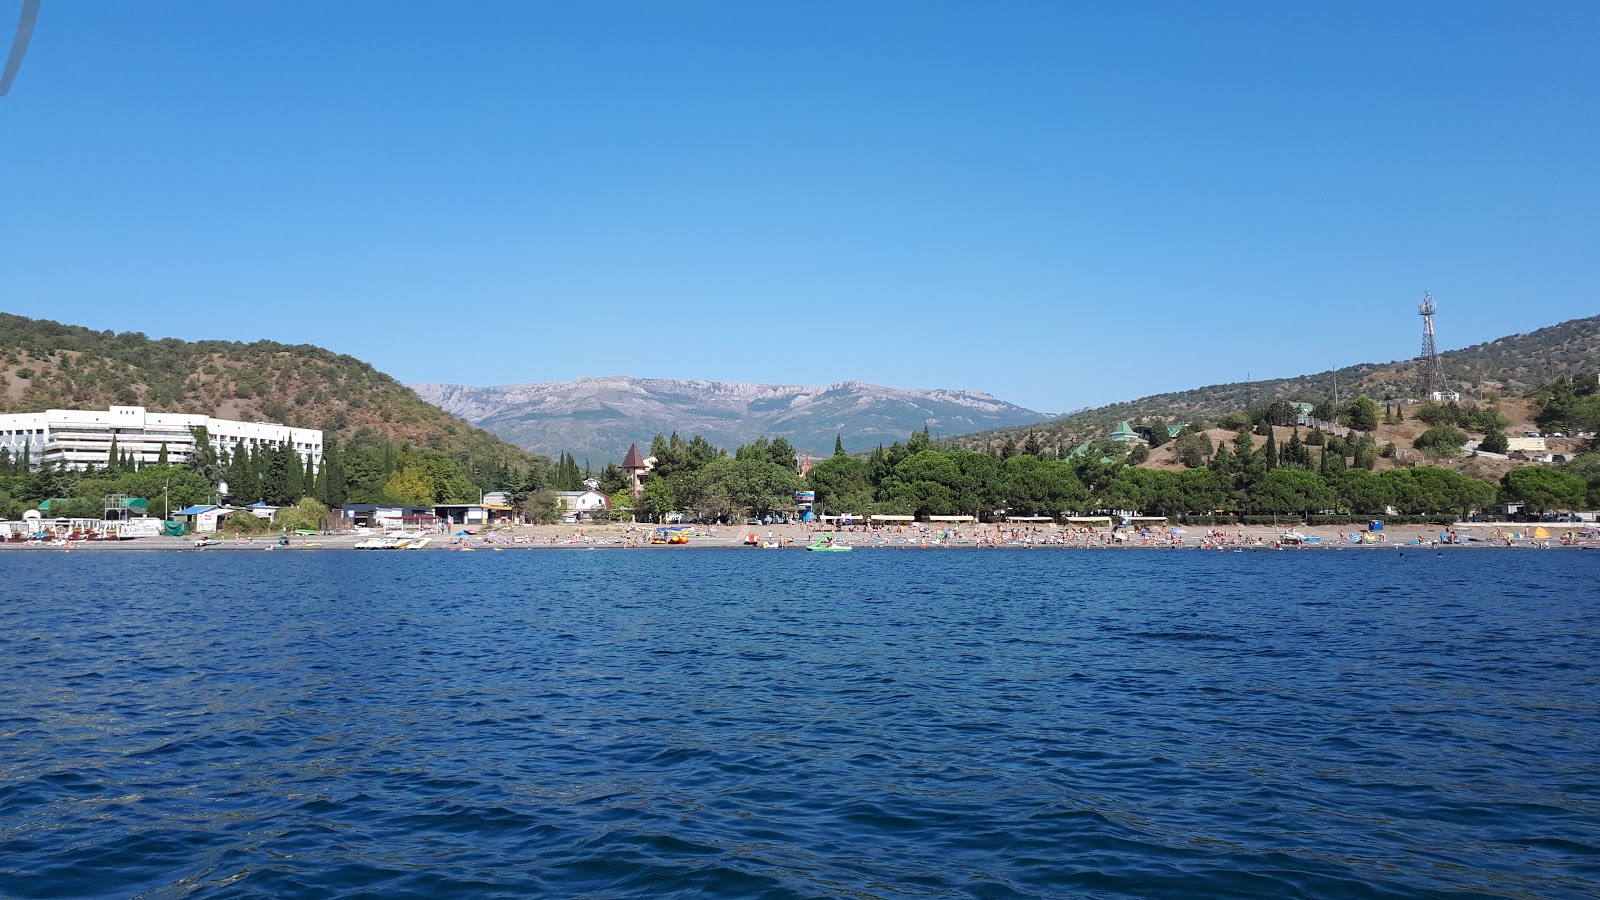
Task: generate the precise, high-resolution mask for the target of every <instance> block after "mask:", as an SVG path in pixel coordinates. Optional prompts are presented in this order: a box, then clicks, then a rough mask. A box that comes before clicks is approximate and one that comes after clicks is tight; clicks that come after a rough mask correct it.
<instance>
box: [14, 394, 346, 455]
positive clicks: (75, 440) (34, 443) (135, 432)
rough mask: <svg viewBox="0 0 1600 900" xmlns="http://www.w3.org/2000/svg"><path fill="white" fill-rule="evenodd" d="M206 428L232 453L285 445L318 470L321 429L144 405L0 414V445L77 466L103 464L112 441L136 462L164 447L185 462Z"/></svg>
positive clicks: (16, 452) (216, 444) (17, 452)
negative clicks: (164, 410) (153, 409)
mask: <svg viewBox="0 0 1600 900" xmlns="http://www.w3.org/2000/svg"><path fill="white" fill-rule="evenodd" d="M193 428H204V429H205V430H206V433H207V434H208V435H209V437H210V439H211V447H212V449H213V450H216V451H218V452H220V451H223V450H226V451H227V452H228V453H230V454H231V453H233V452H234V451H235V450H237V449H238V448H239V447H241V446H242V447H246V448H249V447H253V446H266V447H283V446H288V447H291V448H293V449H294V451H295V452H296V453H298V454H299V455H300V458H301V459H302V460H304V459H310V460H311V463H312V465H313V466H314V467H315V468H316V469H318V470H320V469H321V468H322V432H321V431H319V430H317V429H314V428H290V427H289V426H287V425H275V424H271V423H267V422H238V421H235V420H233V419H216V418H212V417H211V416H200V415H192V414H189V413H153V412H146V411H145V408H144V407H142V406H113V407H111V408H110V409H109V410H106V411H104V412H102V411H100V410H78V409H49V410H45V411H44V412H38V413H9V414H5V415H0V448H4V449H7V450H10V451H11V455H12V456H13V457H16V456H19V455H21V453H22V452H23V450H24V448H26V449H27V450H28V452H29V454H30V457H31V460H32V461H33V462H34V463H36V464H37V463H44V462H50V463H55V464H57V465H65V466H67V467H69V468H74V469H81V468H83V467H84V466H86V465H90V464H93V465H96V466H103V465H105V464H106V462H107V461H108V460H109V456H110V453H111V441H112V439H113V438H114V439H115V440H116V442H117V451H118V452H119V453H123V454H132V456H133V458H134V459H136V460H138V461H139V462H140V463H153V462H155V461H156V460H157V459H158V458H160V456H161V448H162V446H163V445H165V446H166V448H167V459H168V461H170V462H175V463H178V462H186V461H188V459H189V457H190V456H191V455H192V454H193V453H194V432H193V431H191V430H190V429H193Z"/></svg>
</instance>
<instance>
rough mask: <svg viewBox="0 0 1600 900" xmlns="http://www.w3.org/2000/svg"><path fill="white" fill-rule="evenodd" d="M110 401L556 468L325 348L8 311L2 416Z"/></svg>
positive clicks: (476, 462) (1, 356) (494, 464)
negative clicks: (105, 326)
mask: <svg viewBox="0 0 1600 900" xmlns="http://www.w3.org/2000/svg"><path fill="white" fill-rule="evenodd" d="M111 404H119V405H127V406H143V407H145V408H147V409H150V410H151V411H154V412H189V413H208V414H210V415H214V416H217V417H218V418H227V419H242V420H246V421H263V422H277V423H281V424H284V425H292V426H296V427H300V428H319V429H323V430H324V431H328V432H330V433H333V434H334V435H336V436H338V437H340V438H343V439H345V440H346V441H349V440H351V439H357V438H363V439H369V440H370V439H373V438H376V439H379V440H383V441H391V442H394V443H396V444H410V445H411V446H412V447H415V448H416V449H418V450H428V451H437V452H442V453H445V454H448V455H449V456H450V457H452V458H453V459H455V460H456V461H457V462H458V463H460V464H461V465H462V466H464V467H466V468H467V469H469V470H471V469H478V470H482V471H490V470H493V471H508V470H519V469H528V468H530V467H548V465H549V460H547V459H544V458H542V457H537V456H535V455H533V454H530V453H528V452H526V451H524V450H522V449H520V448H517V447H514V446H512V445H511V444H508V443H506V442H505V441H502V440H500V439H499V438H497V437H495V436H494V435H491V434H489V433H488V432H485V431H482V430H480V429H477V428H473V427H471V426H469V425H467V424H466V423H464V422H462V421H460V420H459V419H456V418H455V417H453V416H451V415H449V414H448V413H446V412H444V411H443V410H440V409H438V408H437V407H435V406H433V405H431V404H429V403H425V402H423V401H422V400H421V399H420V398H419V397H417V395H416V394H414V393H413V392H412V391H411V390H410V389H409V388H407V387H405V386H404V385H402V384H401V383H400V382H398V381H396V380H395V379H393V378H391V377H389V376H388V375H385V374H383V373H382V372H379V371H378V370H376V369H374V368H373V367H372V366H370V365H368V364H367V363H364V362H362V361H360V360H358V359H355V358H354V357H351V356H346V355H344V354H339V353H334V352H332V351H330V350H325V349H323V348H321V347H314V346H311V345H308V344H293V345H290V344H279V343H274V342H272V341H256V342H254V343H250V344H244V343H238V342H234V341H195V342H190V341H181V340H177V339H174V338H164V339H161V340H152V339H150V338H148V337H146V336H145V335H143V334H141V333H139V332H136V331H128V332H122V333H120V334H119V333H115V332H111V331H93V330H90V329H88V328H82V327H79V326H75V325H63V324H60V323H57V322H51V321H47V320H43V319H28V318H24V317H22V316H15V315H9V314H5V313H0V412H35V411H39V410H44V409H50V408H65V409H72V408H91V409H92V408H96V407H105V406H108V405H111Z"/></svg>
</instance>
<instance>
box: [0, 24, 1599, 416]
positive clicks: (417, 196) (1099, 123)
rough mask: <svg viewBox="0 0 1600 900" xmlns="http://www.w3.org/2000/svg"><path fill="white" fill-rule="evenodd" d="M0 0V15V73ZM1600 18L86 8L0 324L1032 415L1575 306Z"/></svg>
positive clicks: (1377, 353)
mask: <svg viewBox="0 0 1600 900" xmlns="http://www.w3.org/2000/svg"><path fill="white" fill-rule="evenodd" d="M19 8H20V0H0V29H3V30H4V38H3V39H0V49H3V44H4V42H8V41H9V37H10V34H11V28H12V25H13V23H14V22H15V17H16V14H17V10H18V9H19ZM1597 46H1600V3H1597V2H1593V0H1579V2H1534V3H1506V2H1491V3H1474V2H1456V0H1450V2H1431V3H1393V2H1378V3H1359V2H1355V3H1337V4H1303V3H1284V2H1278V0H1274V2H1260V3H1255V2H1249V3H1247V2H1223V3H1189V2H1182V3H1180V2H1171V3H1098V2H1096V3H1088V2H1083V3H1071V2H1045V3H1025V2H1005V3H978V2H968V3H947V2H929V0H916V2H903V3H901V2H893V3H891V2H847V3H804V4H801V3H794V4H787V5H782V4H772V3H749V2H738V3H734V2H728V3H718V2H689V0H686V2H670V3H645V2H638V3H603V2H595V3H562V4H555V3H535V2H517V3H465V4H456V3H434V4H426V5H425V4H420V3H406V2H383V3H376V2H373V3H358V2H346V0H340V2H333V3H321V2H319V3H277V2H274V3H266V2H257V3H244V2H239V3H234V2H228V3H215V2H162V3H133V2H106V3H83V2H76V3H73V2H64V0H45V2H44V5H43V9H42V12H41V14H40V17H39V23H38V28H37V31H36V32H35V34H34V39H33V45H32V48H31V50H30V51H29V55H28V58H27V61H26V63H25V64H24V66H23V67H22V71H21V74H20V75H19V77H18V78H17V81H16V84H15V85H14V86H13V88H12V91H11V94H10V96H8V97H4V98H0V308H3V309H5V310H6V311H10V312H15V313H20V314H22V315H29V316H37V317H46V318H52V319H57V320H61V321H65V322H71V323H76V324H82V325H87V326H90V327H93V328H97V329H115V330H118V331H129V330H132V331H142V332H145V333H146V334H149V335H152V336H176V337H181V338H186V339H199V338H224V339H234V340H244V341H249V340H255V339H259V338H268V339H272V340H278V341H284V342H293V343H300V342H305V343H313V344H320V345H323V346H326V347H329V348H331V349H334V350H337V351H340V352H345V353H349V354H351V355H354V356H357V357H360V358H362V359H366V360H369V361H371V362H372V363H374V364H375V365H377V366H378V367H379V368H380V369H383V370H384V371H387V372H389V373H391V374H393V375H395V376H396V377H398V378H400V379H402V380H404V381H451V382H460V383H467V384H480V385H481V384H503V383H513V382H528V381H560V380H567V379H571V378H575V377H579V376H584V375H603V374H633V375H639V376H644V377H671V378H708V379H720V380H738V381H766V382H799V383H810V384H825V383H829V382H833V381H839V380H846V379H855V380H862V381H873V382H878V383H884V384H891V385H898V386H908V387H952V388H971V389H978V390H986V391H989V392H991V393H994V394H995V395H997V396H999V397H1002V398H1004V399H1007V400H1011V401H1013V402H1016V403H1020V404H1023V405H1025V406H1029V407H1032V408H1035V409H1039V410H1043V411H1063V410H1067V409H1071V408H1076V407H1080V406H1085V405H1092V404H1099V403H1103V402H1110V401H1115V400H1120V399H1129V398H1132V397H1134V396H1140V395H1144V394H1148V393H1152V392H1156V391H1161V390H1169V389H1182V388H1188V387H1193V386H1197V385H1201V384H1210V383H1216V382H1225V381H1235V380H1242V379H1244V378H1245V376H1246V373H1250V374H1252V375H1253V376H1254V377H1257V378H1262V377H1271V376H1283V375H1293V374H1300V373H1303V372H1311V371H1320V370H1323V369H1327V368H1332V367H1335V366H1339V365H1345V364H1349V363H1354V362H1361V361H1387V360H1391V359H1397V358H1405V357H1409V356H1412V355H1414V354H1415V353H1416V352H1417V347H1418V345H1419V343H1420V325H1419V320H1418V319H1417V317H1416V315H1415V304H1416V302H1417V300H1418V299H1420V297H1421V295H1422V292H1423V291H1425V290H1427V291H1432V292H1433V294H1434V296H1435V298H1436V299H1437V300H1438V302H1439V307H1440V313H1439V317H1438V327H1439V333H1440V346H1441V348H1442V349H1448V348H1454V347H1459V346H1464V345H1467V344H1470V343H1475V342H1478V341H1482V340H1487V339H1491V338H1494V337H1498V336H1500V335H1503V334H1508V333H1515V332H1519V331H1528V330H1532V329H1534V328H1538V327H1542V326H1544V325H1548V324H1553V323H1555V322H1559V321H1563V320H1566V319H1570V318H1575V317H1579V316H1585V315H1593V314H1595V313H1597V312H1600V302H1597V300H1600V298H1597V294H1596V290H1595V285H1596V284H1597V283H1600V51H1597V49H1596V48H1597Z"/></svg>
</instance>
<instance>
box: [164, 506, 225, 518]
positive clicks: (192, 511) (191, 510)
mask: <svg viewBox="0 0 1600 900" xmlns="http://www.w3.org/2000/svg"><path fill="white" fill-rule="evenodd" d="M213 509H216V507H215V506H190V507H187V508H185V509H180V510H178V511H177V512H175V513H173V515H175V516H198V515H200V514H201V513H205V512H210V511H212V510H213Z"/></svg>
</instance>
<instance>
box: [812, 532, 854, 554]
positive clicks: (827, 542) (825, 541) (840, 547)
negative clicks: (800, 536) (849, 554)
mask: <svg viewBox="0 0 1600 900" xmlns="http://www.w3.org/2000/svg"><path fill="white" fill-rule="evenodd" d="M806 549H807V550H814V551H816V552H818V553H844V552H845V551H847V550H853V549H855V548H853V547H851V546H850V545H849V544H841V543H839V542H838V541H836V540H834V538H833V535H831V534H819V535H817V538H816V540H814V541H812V542H811V543H809V544H807V545H806Z"/></svg>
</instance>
